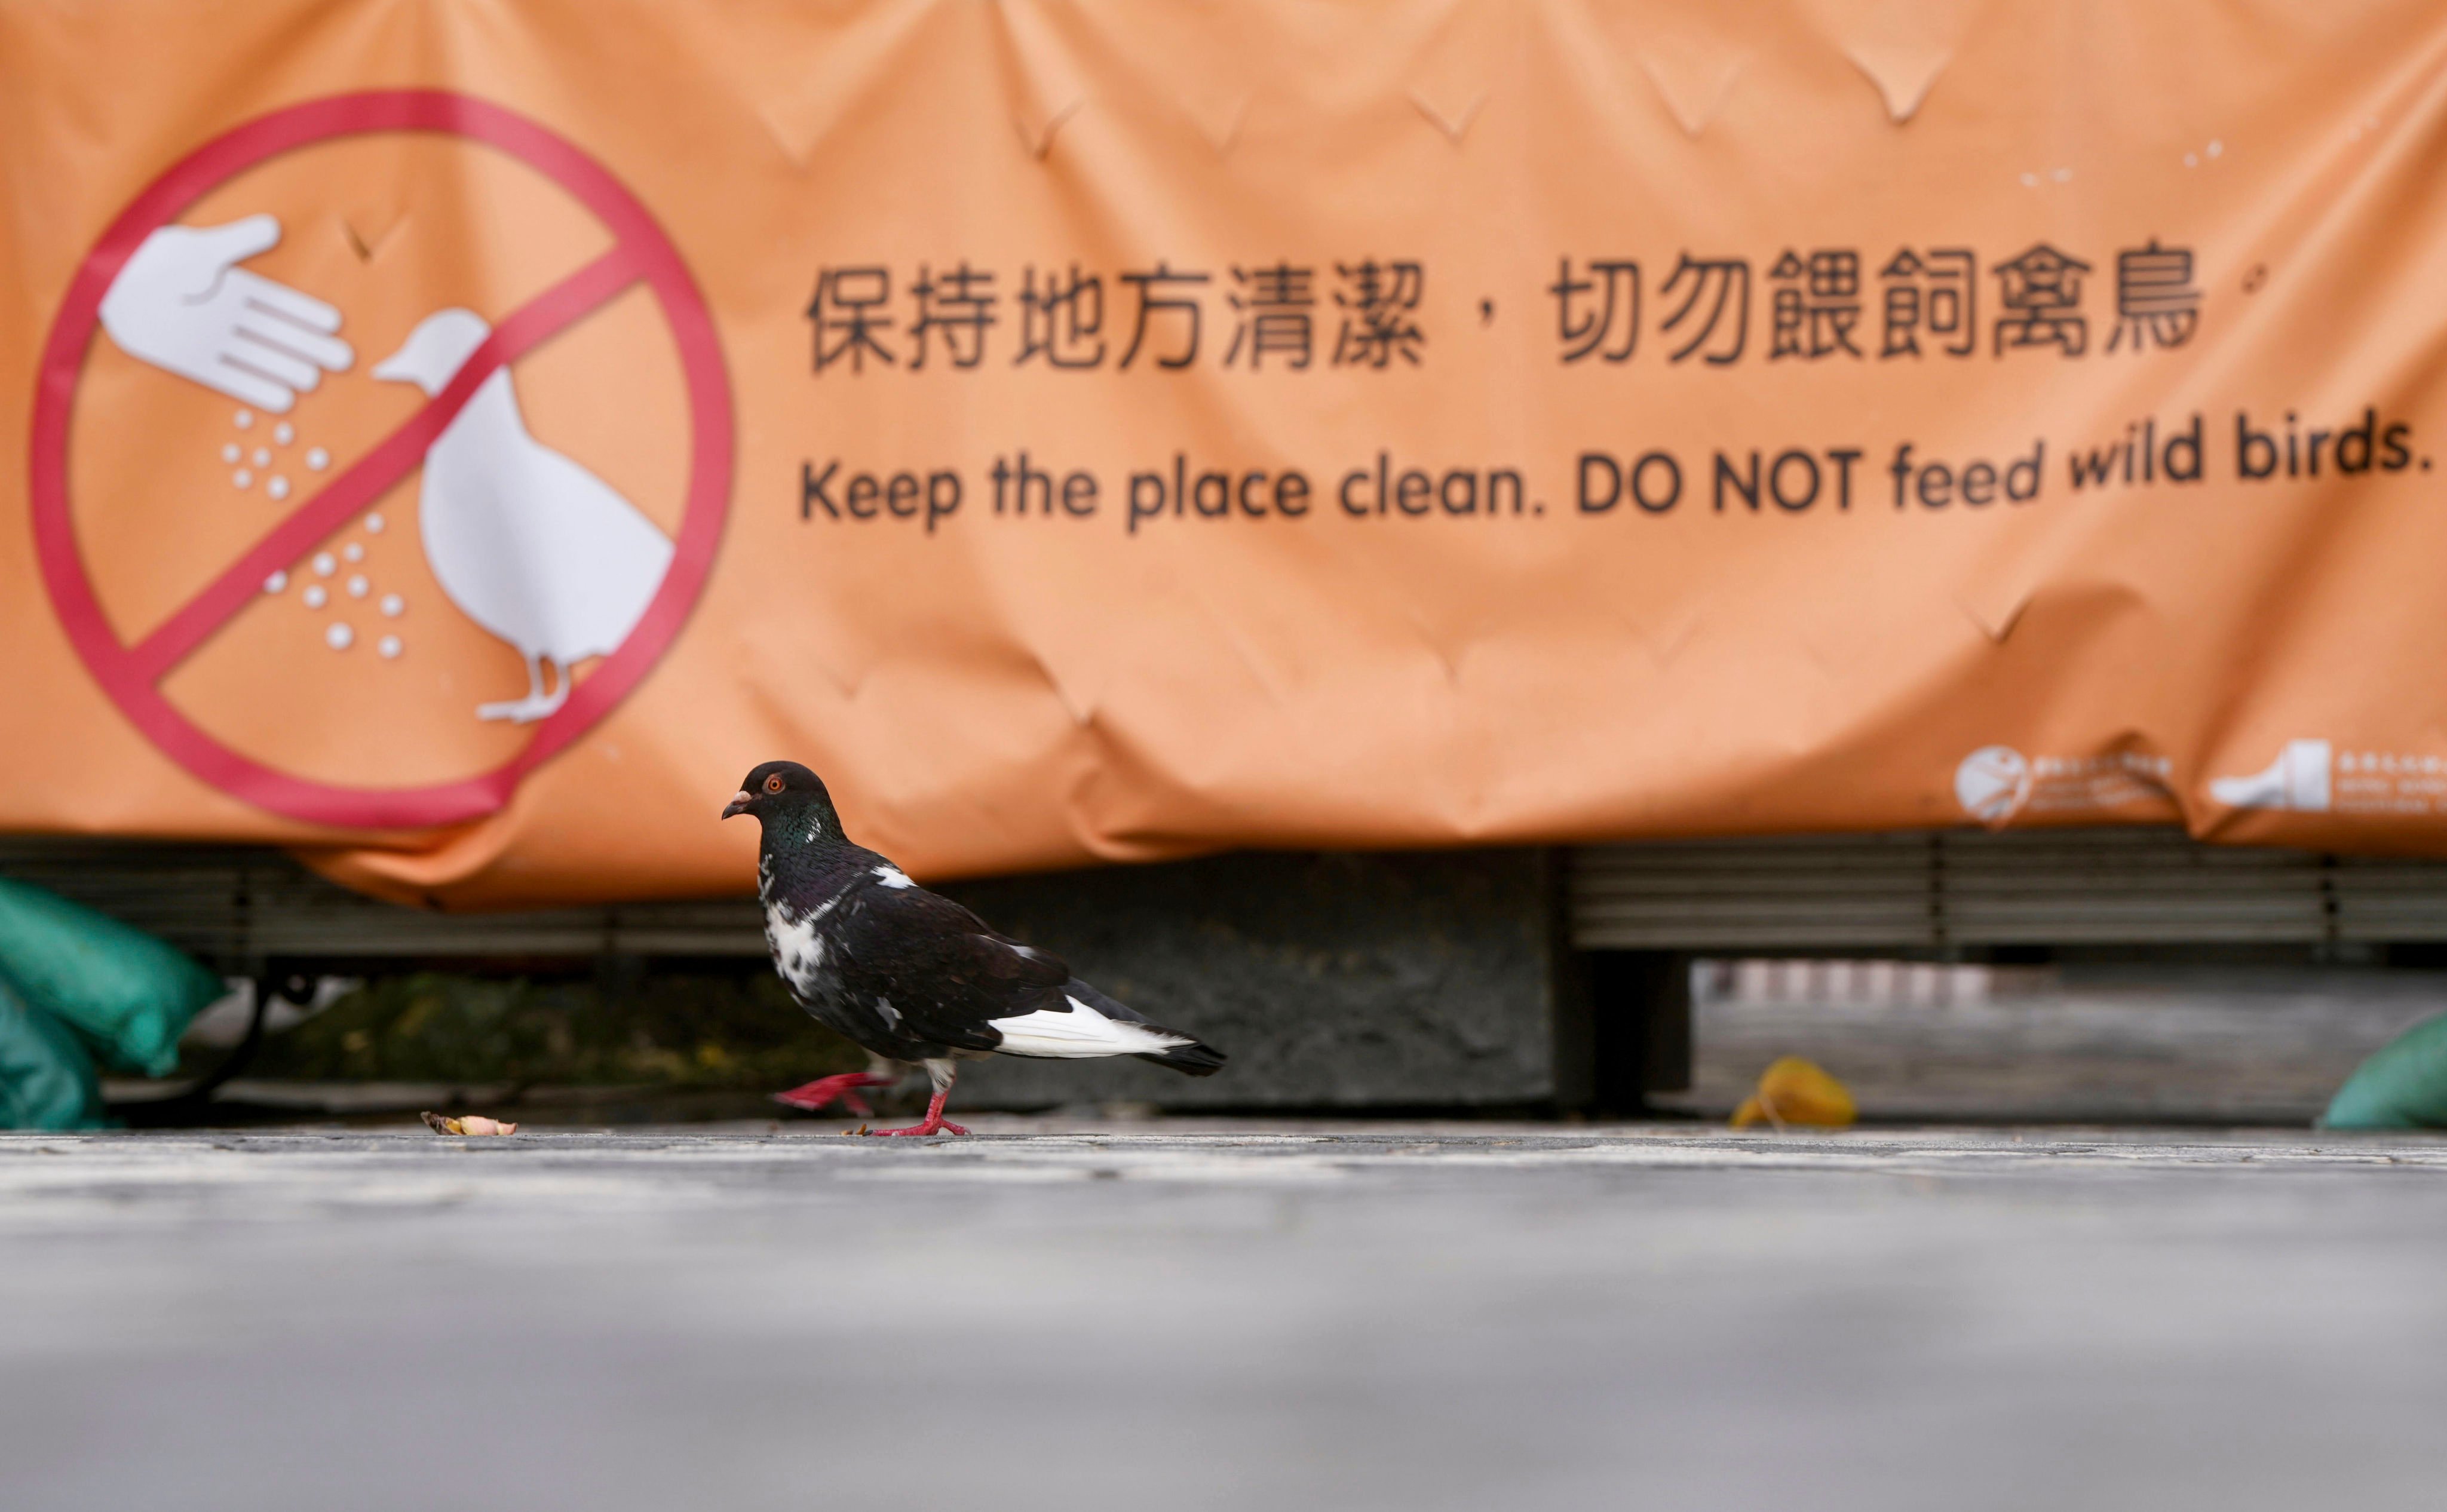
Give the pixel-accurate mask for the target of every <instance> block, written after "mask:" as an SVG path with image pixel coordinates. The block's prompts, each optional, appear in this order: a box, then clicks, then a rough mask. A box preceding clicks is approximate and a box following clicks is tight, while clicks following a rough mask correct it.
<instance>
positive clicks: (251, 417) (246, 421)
mask: <svg viewBox="0 0 2447 1512" xmlns="http://www.w3.org/2000/svg"><path fill="white" fill-rule="evenodd" d="M230 424H231V425H236V426H237V428H238V429H240V430H244V429H245V428H246V427H247V426H249V425H254V424H255V411H254V410H252V409H241V410H239V411H238V412H237V414H235V415H233V416H231V417H230Z"/></svg>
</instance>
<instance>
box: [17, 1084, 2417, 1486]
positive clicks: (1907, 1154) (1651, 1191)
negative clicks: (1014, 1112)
mask: <svg viewBox="0 0 2447 1512" xmlns="http://www.w3.org/2000/svg"><path fill="white" fill-rule="evenodd" d="M976 1126H977V1127H978V1128H979V1130H980V1133H981V1134H983V1135H985V1136H986V1137H983V1138H979V1139H977V1140H974V1141H962V1142H929V1143H901V1142H889V1143H885V1142H874V1141H851V1140H844V1139H841V1138H839V1137H837V1136H836V1135H834V1134H832V1133H830V1132H826V1129H827V1126H826V1125H811V1124H795V1125H788V1126H787V1128H786V1129H784V1130H783V1131H781V1132H778V1133H775V1132H768V1126H767V1125H752V1126H740V1127H734V1128H716V1129H710V1130H709V1129H677V1130H667V1131H660V1132H648V1133H639V1132H634V1131H624V1132H620V1133H616V1134H609V1133H607V1134H593V1133H573V1132H566V1131H556V1132H552V1133H547V1134H536V1135H521V1136H518V1137H515V1138H512V1139H507V1140H464V1141H463V1140H451V1139H443V1138H437V1137H435V1136H433V1135H431V1134H429V1133H427V1132H426V1131H425V1130H424V1129H423V1128H422V1127H417V1128H414V1129H412V1130H411V1129H403V1130H401V1131H399V1132H397V1133H388V1132H385V1133H364V1132H350V1131H328V1132H327V1131H311V1130H309V1131H284V1132H278V1133H259V1134H227V1133H219V1134H198V1135H104V1136H93V1137H63V1136H34V1135H12V1136H5V1137H0V1506H6V1507H9V1508H10V1509H13V1512H35V1509H46V1512H47V1509H52V1508H93V1509H108V1512H123V1509H125V1508H130V1507H139V1506H158V1507H167V1508H180V1509H191V1508H192V1509H211V1508H233V1509H235V1508H247V1509H250V1512H260V1509H276V1508H291V1507H294V1508H311V1509H317V1512H323V1509H348V1512H358V1509H375V1508H394V1507H396V1508H417V1509H421V1512H430V1509H432V1508H436V1507H470V1508H479V1507H480V1508H484V1509H485V1512H527V1509H531V1508H534V1509H540V1508H547V1507H564V1506H580V1505H582V1506H586V1507H589V1508H605V1509H617V1508H630V1507H635V1508H676V1507H686V1508H717V1507H718V1508H733V1507H736V1508H763V1507H786V1506H787V1507H792V1508H806V1507H824V1506H834V1505H849V1504H859V1505H878V1506H900V1505H907V1506H913V1507H915V1506H920V1505H933V1506H938V1507H942V1508H948V1509H962V1512H964V1509H969V1508H979V1509H986V1508H1012V1509H1028V1508H1038V1507H1048V1508H1051V1507H1062V1508H1101V1507H1109V1506H1111V1507H1121V1506H1129V1507H1140V1508H1161V1509H1167V1512H1170V1509H1205V1508H1217V1509H1221V1508H1226V1507H1230V1508H1242V1507H1249V1506H1272V1507H1287V1508H1308V1507H1333V1508H1337V1509H1353V1512H1358V1509H1375V1508H1386V1509H1394V1508H1404V1509H1415V1508H1442V1507H1489V1506H1496V1507H1536V1506H1545V1505H1556V1506H1565V1505H1570V1506H1609V1507H1611V1506H1625V1507H1646V1506H1659V1507H1674V1506H1711V1507H1725V1506H1745V1505H1756V1506H1770V1505H1787V1504H1808V1505H1811V1506H1813V1507H1819V1508H1833V1509H1846V1508H1864V1509H1866V1508H1877V1509H1881V1512H1890V1509H1914V1508H1929V1509H1932V1512H1933V1509H1937V1508H1946V1509H1948V1512H1954V1509H1960V1508H1962V1507H1965V1506H1975V1507H1982V1508H2031V1509H2040V1508H2047V1509H2051V1512H2054V1509H2059V1508H2066V1507H2077V1506H2149V1507H2151V1508H2153V1512H2180V1509H2185V1508H2192V1507H2199V1508H2204V1509H2206V1508H2212V1507H2214V1508H2218V1509H2221V1512H2234V1509H2238V1508H2256V1507H2271V1508H2275V1507H2288V1508H2291V1507H2300V1506H2303V1505H2306V1504H2326V1503H2337V1502H2349V1503H2370V1504H2399V1505H2426V1504H2429V1503H2432V1502H2434V1501H2436V1500H2437V1494H2438V1493H2437V1487H2438V1468H2437V1466H2438V1455H2437V1452H2436V1445H2437V1443H2438V1436H2439V1429H2438V1423H2439V1422H2440V1420H2441V1409H2442V1408H2447V1347H2442V1346H2447V1284H2442V1280H2441V1277H2442V1276H2447V1142H2441V1141H2438V1140H2433V1139H2428V1138H2423V1137H2405V1138H2372V1137H2367V1136H2362V1137H2343V1136H2336V1137H2329V1136H2307V1135H2300V1134H2236V1135H2218V1136H2210V1135H2198V1136H2184V1137H2171V1136H2169V1135H2167V1134H2166V1133H2165V1132H2164V1131H2156V1132H2153V1133H2150V1134H2147V1135H2142V1134H2129V1135H2121V1136H2119V1135H2115V1134H2105V1133H2099V1134H2088V1133H2078V1132H2067V1131H2064V1130H2047V1131H2042V1130H2023V1131H2020V1132H2017V1131H2013V1130H1980V1131H1946V1130H1932V1131H1909V1130H1859V1131H1851V1132H1847V1133H1843V1134H1834V1135H1800V1134H1794V1135H1782V1136H1777V1135H1761V1136H1758V1137H1734V1136H1730V1135H1727V1134H1726V1133H1724V1132H1723V1131H1722V1130H1720V1129H1714V1128H1707V1127H1702V1126H1695V1125H1684V1126H1680V1127H1655V1126H1651V1127H1641V1128H1611V1127H1599V1126H1586V1127H1572V1126H1567V1125H1523V1126H1518V1127H1515V1126H1502V1125H1485V1124H1472V1125H1362V1124H1335V1125H1299V1124H1291V1123H1282V1122H1269V1123H1264V1124H1258V1123H1245V1124H1226V1123H1220V1122H1199V1123H1192V1122H1189V1121H1186V1120H1167V1121H1160V1122H1156V1123H1152V1124H1146V1125H1111V1124H1094V1123H1089V1124H1074V1125H1063V1124H1059V1123H1055V1122H1052V1121H1028V1120H1017V1119H1001V1120H990V1119H984V1118H980V1119H978V1120H977V1121H976Z"/></svg>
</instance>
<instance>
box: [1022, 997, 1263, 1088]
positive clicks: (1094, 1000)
mask: <svg viewBox="0 0 2447 1512" xmlns="http://www.w3.org/2000/svg"><path fill="white" fill-rule="evenodd" d="M1048 995H1049V997H1050V998H1051V999H1052V1001H1053V1003H1055V1004H1057V1005H1058V1006H1055V1007H1049V1008H1044V1009H1039V1010H1038V1011H1035V1012H1034V1013H1025V1014H1015V1015H1013V1016H1012V1017H1009V1018H997V1019H991V1020H989V1021H988V1022H989V1023H990V1024H991V1025H992V1026H993V1028H994V1029H995V1030H996V1032H997V1033H998V1034H999V1035H1000V1036H1001V1043H999V1044H998V1045H996V1047H995V1048H996V1049H998V1050H1000V1051H1002V1053H1004V1054H1005V1055H1031V1056H1042V1057H1047V1058H1052V1059H1059V1060H1071V1059H1086V1058H1090V1057H1100V1056H1106V1055H1134V1056H1136V1057H1138V1058H1139V1059H1140V1060H1143V1061H1153V1062H1155V1063H1156V1064H1157V1065H1159V1066H1169V1067H1171V1068H1173V1069H1174V1070H1177V1071H1184V1072H1186V1073H1188V1074H1189V1075H1191V1076H1209V1075H1212V1074H1214V1072H1215V1071H1216V1070H1217V1069H1218V1068H1221V1067H1222V1066H1223V1052H1221V1051H1220V1050H1216V1049H1209V1048H1208V1047H1206V1046H1205V1045H1201V1044H1200V1043H1198V1041H1196V1040H1194V1039H1191V1038H1190V1037H1189V1036H1188V1035H1186V1034H1184V1033H1182V1032H1181V1031H1180V1030H1169V1029H1167V1028H1165V1027H1164V1026H1163V1025H1161V1024H1151V1023H1148V1019H1147V1015H1146V1014H1144V1013H1141V1012H1139V1011H1136V1010H1135V1009H1132V1008H1131V1007H1130V1006H1129V1004H1127V1003H1120V1002H1116V1001H1114V1000H1113V999H1112V998H1110V997H1107V996H1106V995H1105V994H1104V993H1102V992H1098V991H1096V990H1095V989H1094V988H1092V987H1091V986H1089V985H1088V984H1087V983H1085V982H1083V981H1081V980H1079V979H1078V978H1077V977H1075V976H1074V977H1072V978H1071V980H1069V981H1068V982H1065V983H1064V984H1063V985H1062V990H1061V993H1060V995H1059V996H1058V997H1054V996H1053V994H1048Z"/></svg>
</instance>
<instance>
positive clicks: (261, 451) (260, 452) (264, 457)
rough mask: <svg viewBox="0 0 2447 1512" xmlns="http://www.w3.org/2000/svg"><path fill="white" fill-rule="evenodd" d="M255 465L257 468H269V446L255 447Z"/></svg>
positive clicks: (270, 454)
mask: <svg viewBox="0 0 2447 1512" xmlns="http://www.w3.org/2000/svg"><path fill="white" fill-rule="evenodd" d="M255 464H256V466H258V467H269V466H271V465H272V448H270V447H269V446H257V447H256V448H255Z"/></svg>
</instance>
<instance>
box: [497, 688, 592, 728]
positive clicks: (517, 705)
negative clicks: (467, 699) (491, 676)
mask: <svg viewBox="0 0 2447 1512" xmlns="http://www.w3.org/2000/svg"><path fill="white" fill-rule="evenodd" d="M568 696H569V690H567V689H566V688H563V689H562V690H560V691H559V692H556V693H548V694H545V695H543V696H541V697H535V698H505V699H503V701H502V702H500V703H498V704H478V705H477V706H476V717H477V718H478V719H506V720H508V721H509V722H510V723H511V724H514V725H532V724H534V723H535V722H536V721H537V720H539V719H544V718H547V717H549V716H550V715H552V714H553V713H555V712H557V711H558V710H559V709H560V706H561V701H562V700H563V699H565V698H567V697H568Z"/></svg>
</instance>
